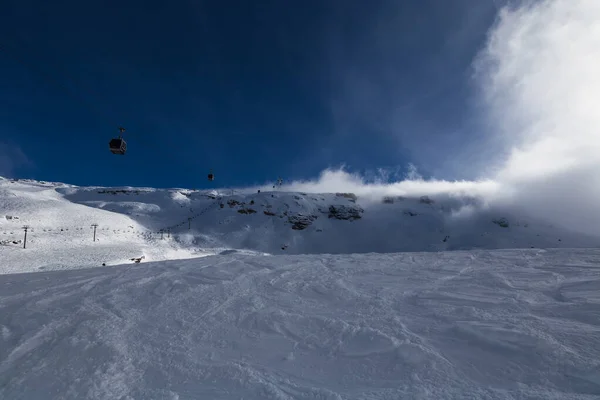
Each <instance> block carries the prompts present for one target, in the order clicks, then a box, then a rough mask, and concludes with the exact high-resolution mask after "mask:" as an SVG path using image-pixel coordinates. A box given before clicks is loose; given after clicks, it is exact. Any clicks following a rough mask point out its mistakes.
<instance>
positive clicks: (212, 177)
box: [208, 171, 215, 181]
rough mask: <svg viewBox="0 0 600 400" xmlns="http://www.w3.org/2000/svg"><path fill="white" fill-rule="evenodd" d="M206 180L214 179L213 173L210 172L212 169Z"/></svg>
mask: <svg viewBox="0 0 600 400" xmlns="http://www.w3.org/2000/svg"><path fill="white" fill-rule="evenodd" d="M208 180H209V181H214V180H215V175H214V174H213V173H212V171H211V172H210V173H209V174H208Z"/></svg>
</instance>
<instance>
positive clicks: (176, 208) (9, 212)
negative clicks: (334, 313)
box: [0, 179, 600, 273]
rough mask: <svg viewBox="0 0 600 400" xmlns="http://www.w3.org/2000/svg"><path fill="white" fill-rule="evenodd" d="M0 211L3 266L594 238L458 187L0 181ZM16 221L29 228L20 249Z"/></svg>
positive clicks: (563, 244) (592, 242)
mask: <svg viewBox="0 0 600 400" xmlns="http://www.w3.org/2000/svg"><path fill="white" fill-rule="evenodd" d="M0 210H2V214H4V215H0V273H18V272H27V271H29V272H33V271H40V270H58V269H72V268H87V267H98V266H102V265H109V266H110V265H120V264H128V263H129V264H130V263H133V262H134V261H135V260H136V259H139V260H141V262H149V261H164V260H174V259H188V258H194V257H201V256H207V255H215V254H222V253H227V252H231V251H237V252H245V253H247V254H271V255H277V254H348V253H353V254H355V253H371V252H377V253H393V252H407V251H409V252H415V251H444V250H473V249H503V248H575V247H577V248H591V247H598V246H599V245H600V239H599V238H597V237H590V236H586V235H583V234H579V233H575V232H569V231H566V230H565V229H562V228H560V227H558V226H554V224H553V222H552V221H537V220H533V219H531V218H528V217H527V216H526V215H521V214H519V213H518V212H517V211H515V210H508V209H493V208H490V207H485V206H484V205H483V204H482V202H481V200H479V199H474V198H469V197H466V196H465V197H452V196H448V195H439V196H433V197H431V198H429V197H413V198H411V197H400V196H395V197H388V198H376V199H373V198H361V197H356V196H355V195H354V194H352V193H287V192H279V191H272V190H271V189H269V190H261V192H260V193H259V192H258V190H236V191H232V190H212V191H196V190H190V189H154V188H133V187H120V188H105V187H78V186H74V185H68V184H62V183H50V182H40V181H31V180H14V181H13V180H8V179H0ZM94 223H95V224H98V227H97V232H96V241H94V240H93V229H92V228H91V225H92V224H94ZM23 225H29V226H30V230H29V231H28V238H27V248H26V249H23V248H22V247H23V242H22V241H23V240H24V231H23V230H22V229H21V228H22V226H23ZM161 230H164V231H163V232H162V233H160V231H161Z"/></svg>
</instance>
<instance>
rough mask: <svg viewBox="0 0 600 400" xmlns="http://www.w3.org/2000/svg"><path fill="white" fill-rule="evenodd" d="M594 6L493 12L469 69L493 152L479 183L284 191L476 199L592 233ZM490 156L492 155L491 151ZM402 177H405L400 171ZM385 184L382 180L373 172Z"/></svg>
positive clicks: (314, 185) (598, 194)
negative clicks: (491, 23)
mask: <svg viewBox="0 0 600 400" xmlns="http://www.w3.org/2000/svg"><path fill="white" fill-rule="evenodd" d="M597 21H600V2H598V1H596V0H542V1H535V2H533V1H524V2H521V3H520V4H519V5H517V6H504V7H502V8H501V9H500V10H499V13H498V18H497V20H496V23H495V24H494V26H492V27H491V28H490V31H489V36H488V41H487V43H486V45H485V47H484V48H483V49H482V50H481V52H480V53H479V55H478V57H477V58H476V59H475V60H474V61H473V66H474V70H475V74H474V79H475V80H476V82H477V84H478V87H479V89H480V91H479V96H480V99H481V101H482V102H484V104H485V108H484V109H485V110H486V115H485V117H486V118H487V120H488V126H490V127H491V128H490V131H489V132H485V140H484V141H483V142H482V144H481V145H480V146H481V148H480V150H482V151H483V150H484V147H485V151H487V152H491V153H492V154H495V156H493V157H492V158H491V159H490V160H488V163H487V165H485V166H475V165H463V166H462V168H464V169H468V168H485V171H486V174H485V177H484V178H483V179H481V180H478V181H444V180H436V179H427V180H424V179H421V178H420V177H419V176H418V174H416V170H415V169H414V168H413V169H412V172H411V173H409V174H408V176H407V177H406V178H405V179H402V180H400V181H398V182H393V183H389V182H386V181H385V179H381V180H380V181H378V180H377V179H375V180H373V179H370V180H367V179H365V178H364V177H361V176H359V175H355V174H351V173H348V172H346V171H345V170H344V169H337V170H335V169H328V170H326V171H323V172H322V173H321V175H320V176H319V178H318V179H316V180H313V181H303V182H291V183H289V184H287V185H285V189H288V190H298V191H304V192H334V191H352V192H355V193H356V194H358V195H362V196H369V195H373V196H382V195H389V194H398V195H411V194H412V195H419V194H420V195H433V194H436V193H450V194H456V195H471V196H480V197H482V198H484V199H485V200H487V201H488V202H491V203H494V202H496V203H498V202H500V203H503V204H505V205H511V204H512V205H514V206H515V207H519V208H522V209H523V211H526V212H528V213H530V214H532V215H534V216H537V217H541V218H546V219H548V218H550V219H552V220H553V221H555V222H556V223H557V224H560V225H564V226H567V227H569V228H573V229H576V230H578V231H582V232H586V233H595V234H600V112H599V110H598V108H599V106H600V75H598V71H600V53H599V52H598V51H597V50H598V48H600V25H599V24H598V23H597ZM490 150H491V151H490ZM409 172H410V171H409ZM382 177H383V178H385V173H383V174H382Z"/></svg>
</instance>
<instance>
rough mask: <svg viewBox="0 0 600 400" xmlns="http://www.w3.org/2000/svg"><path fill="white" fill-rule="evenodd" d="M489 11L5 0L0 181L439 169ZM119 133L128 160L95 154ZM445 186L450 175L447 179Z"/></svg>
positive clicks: (466, 97)
mask: <svg viewBox="0 0 600 400" xmlns="http://www.w3.org/2000/svg"><path fill="white" fill-rule="evenodd" d="M495 12H496V8H495V7H494V4H493V2H492V1H491V0H486V1H484V0H453V1H446V0H406V1H397V0H390V1H385V0H383V1H377V0H372V1H362V0H361V1H359V0H329V1H327V0H305V1H281V0H265V1H250V0H247V1H194V0H178V1H169V2H167V1H155V0H143V1H142V0H130V1H112V0H105V1H98V0H89V1H71V0H66V1H56V2H49V1H42V0H4V1H2V12H1V13H0V46H1V48H0V104H2V107H0V146H2V147H1V149H0V175H10V176H16V177H31V178H36V179H43V180H53V181H62V182H68V183H74V184H80V185H133V186H139V185H144V186H155V187H176V186H183V187H197V188H202V187H209V186H211V184H209V183H208V182H207V180H206V174H207V173H208V170H209V169H210V168H214V172H215V175H216V177H217V180H216V181H215V182H214V183H213V184H214V185H216V186H221V187H222V186H230V185H235V186H239V185H247V184H254V183H263V182H265V181H268V180H273V179H276V178H277V176H279V175H281V176H283V177H284V178H286V179H308V178H312V177H315V176H317V175H318V173H319V172H320V171H321V170H323V169H325V168H327V167H335V166H339V165H341V164H346V165H347V166H348V169H350V170H351V171H358V172H368V171H372V170H374V169H376V168H379V167H390V168H396V167H398V166H400V167H405V166H406V165H407V164H408V163H410V162H412V163H415V164H416V165H417V166H418V167H419V169H420V170H421V171H423V172H425V174H437V175H436V176H439V175H440V174H441V175H443V174H450V175H451V174H452V173H453V172H452V171H453V168H452V165H453V164H454V160H453V158H455V154H458V150H457V152H454V151H453V149H454V150H456V149H459V148H461V147H463V144H464V143H468V142H469V141H472V140H476V137H477V135H478V134H480V133H481V132H479V131H478V130H479V129H481V123H480V121H479V119H478V114H477V108H476V105H475V104H474V101H473V90H474V89H473V85H472V81H471V79H470V76H471V73H472V70H471V63H472V60H473V57H474V56H475V55H476V53H477V51H478V50H479V49H480V48H481V46H482V45H483V44H484V42H485V34H486V31H487V30H488V29H489V27H490V25H491V24H492V23H493V20H494V17H495ZM120 125H122V126H124V127H125V128H126V129H127V132H126V136H125V137H126V139H127V140H128V147H129V150H128V154H127V155H126V156H124V157H121V156H116V155H112V154H111V153H110V152H109V150H108V141H109V140H110V138H111V137H112V136H114V135H116V134H117V127H118V126H120ZM446 177H452V176H446Z"/></svg>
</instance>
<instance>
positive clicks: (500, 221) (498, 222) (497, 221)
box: [492, 218, 509, 228]
mask: <svg viewBox="0 0 600 400" xmlns="http://www.w3.org/2000/svg"><path fill="white" fill-rule="evenodd" d="M492 222H493V223H494V224H496V225H498V226H501V227H502V228H508V227H509V224H508V220H507V219H506V218H498V219H495V220H493V221H492Z"/></svg>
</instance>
